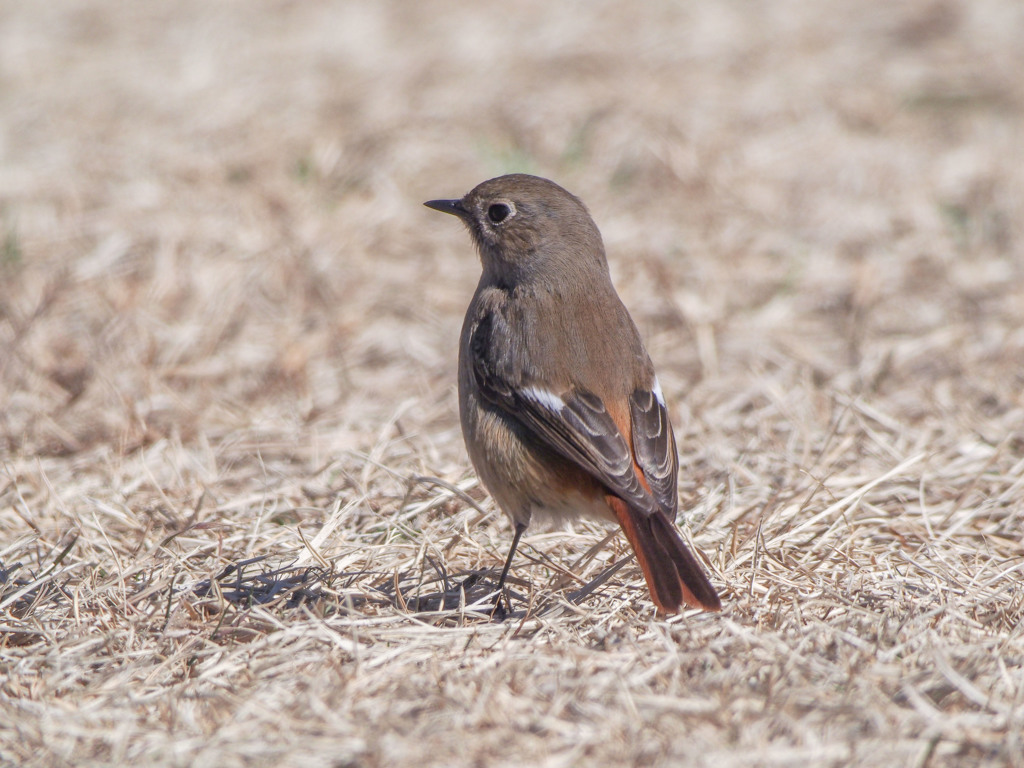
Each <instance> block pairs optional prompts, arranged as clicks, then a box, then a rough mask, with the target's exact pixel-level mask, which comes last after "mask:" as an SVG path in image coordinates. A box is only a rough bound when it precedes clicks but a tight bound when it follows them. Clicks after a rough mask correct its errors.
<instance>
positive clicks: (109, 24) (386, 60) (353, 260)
mask: <svg viewBox="0 0 1024 768" xmlns="http://www.w3.org/2000/svg"><path fill="white" fill-rule="evenodd" d="M1022 39H1024V6H1022V5H1021V4H1020V3H1018V2H1015V1H1014V0H979V1H977V2H974V1H972V2H956V1H955V0H934V1H933V0H913V1H908V2H900V3H886V2H872V3H862V2H844V1H843V0H834V1H833V2H826V3H806V2H776V1H775V0H773V1H772V2H754V1H750V2H748V1H746V0H744V1H743V2H738V1H736V2H729V1H727V0H723V1H722V2H712V3H696V2H670V3H658V4H653V5H645V6H643V7H640V8H638V7H637V6H636V5H635V4H632V3H626V2H598V3H589V2H588V3H577V2H569V3H558V4H550V3H543V2H517V3H512V4H504V5H501V6H492V5H489V4H479V5H473V6H471V7H467V6H461V7H458V8H456V7H454V6H452V5H451V4H448V3H443V2H416V3H409V2H398V1H397V0H396V1H393V2H374V3H350V2H302V3H295V2H246V3H240V2H217V3H209V2H173V3H172V2H146V3H131V2H82V1H76V2H71V1H66V0H60V1H58V2H48V3H22V2H15V1H9V2H3V3H2V5H0V242H2V249H0V345H2V346H0V349H2V359H0V446H2V448H3V450H4V451H5V452H13V453H15V454H33V453H45V454H73V453H76V452H78V451H81V450H83V449H88V448H92V447H96V446H99V445H105V446H108V447H109V448H111V449H112V450H115V451H116V452H124V451H130V450H131V449H132V448H133V447H137V446H141V445H145V444H147V443H151V442H152V441H153V440H155V439H159V438H162V437H167V436H170V435H177V436H178V438H180V439H181V440H184V441H185V442H189V441H192V440H195V439H196V438H197V436H198V435H200V434H205V435H207V436H210V435H215V436H219V437H220V438H224V437H225V436H226V435H227V434H230V433H232V432H233V431H234V430H239V429H265V430H268V431H269V432H271V433H274V434H275V435H277V436H279V437H283V438H286V439H294V438H295V430H296V429H298V430H299V431H300V432H303V433H304V434H305V430H306V429H307V428H308V426H309V425H310V424H312V423H316V424H318V425H319V428H318V436H317V437H316V440H322V441H325V442H323V444H322V445H321V449H322V450H324V451H327V452H330V451H337V450H341V449H344V448H351V447H355V446H358V445H361V444H365V442H366V440H367V439H369V438H368V436H369V435H370V434H371V433H372V434H376V431H377V428H378V426H377V425H378V424H379V422H380V421H381V419H382V418H386V417H388V416H389V415H391V414H393V413H394V412H395V410H396V409H397V408H399V406H400V405H401V403H403V402H405V401H407V400H409V399H410V398H411V399H413V400H416V401H417V402H419V403H420V405H419V406H417V407H418V408H419V410H420V411H421V412H426V411H429V410H430V409H429V408H427V407H426V405H425V403H430V404H433V407H434V411H436V418H437V419H439V420H440V422H439V423H437V424H434V425H433V426H431V425H430V424H428V423H425V424H424V425H423V426H424V428H426V429H431V428H441V427H443V426H444V425H447V428H448V429H454V428H455V427H454V422H453V420H452V419H453V414H454V401H453V398H452V395H451V388H452V386H453V384H454V375H453V371H454V360H455V355H456V337H457V333H458V328H459V324H460V321H461V314H462V311H463V309H464V307H465V305H466V304H467V302H468V300H469V297H470V295H471V292H472V289H473V287H474V285H475V281H476V278H477V275H478V263H477V260H476V257H475V255H474V254H473V253H472V250H471V247H470V245H469V241H468V239H467V237H466V236H465V233H464V232H462V231H461V230H460V228H459V227H458V226H457V224H456V223H455V222H454V221H450V220H444V219H443V218H442V217H439V216H437V215H436V214H433V213H431V212H430V211H428V210H426V209H423V208H422V207H421V205H420V203H421V202H422V201H423V200H425V199H429V198H434V197H455V196H460V195H462V194H463V193H464V192H466V191H467V190H469V189H470V188H471V187H473V186H474V185H475V184H476V183H478V182H479V181H481V180H483V179H485V178H489V177H491V176H495V175H499V174H502V173H506V172H512V171H526V172H530V173H536V174H540V175H544V176H547V177H550V178H552V179H554V180H556V181H557V182H559V183H560V184H562V185H563V186H565V187H567V188H568V189H570V190H571V191H573V192H575V193H576V194H577V195H579V196H580V197H582V198H583V200H584V201H585V202H586V203H587V204H588V205H589V207H590V208H591V210H592V213H593V214H594V216H595V218H596V219H597V222H598V224H599V226H600V227H601V229H602V232H603V233H604V236H605V239H606V245H607V247H608V250H609V256H610V260H611V263H612V269H613V273H614V276H615V278H616V280H617V283H618V284H619V286H620V292H621V293H622V294H623V297H624V300H625V301H626V304H627V305H628V306H629V307H630V308H631V310H632V311H633V313H634V315H635V316H636V317H637V320H638V322H639V323H640V325H641V330H642V331H643V332H644V333H645V335H646V336H647V337H648V338H649V339H650V345H651V347H652V350H651V351H652V354H653V356H654V358H655V361H656V363H657V364H658V366H659V367H660V368H662V369H665V370H666V371H667V373H666V374H665V375H663V379H665V378H667V379H668V381H669V382H671V384H670V385H669V386H670V388H671V390H672V392H671V395H672V397H673V398H674V399H680V398H681V397H682V396H683V394H685V393H686V392H688V391H691V390H693V389H694V388H696V387H700V386H701V385H702V383H707V382H708V381H709V377H710V380H711V381H712V382H713V383H715V386H717V387H729V386H730V380H731V379H730V377H734V376H737V375H738V376H740V377H741V378H740V379H739V380H737V381H736V386H738V387H739V386H743V377H744V376H746V375H747V374H748V373H749V372H750V371H751V370H756V369H759V368H764V367H772V366H779V365H790V364H793V365H796V366H798V367H800V368H802V369H805V370H810V371H812V372H813V374H814V376H816V377H818V380H820V381H831V382H833V386H836V387H839V388H843V389H849V390H854V389H857V388H858V387H861V386H862V385H863V384H864V382H865V381H869V380H872V379H873V377H878V376H879V375H883V374H884V375H885V376H890V377H891V376H895V377H897V378H899V377H900V376H901V375H903V376H910V378H911V379H912V381H911V383H910V384H909V385H908V386H907V387H906V388H903V389H901V390H900V393H901V394H902V400H901V402H900V406H901V407H902V406H906V408H907V409H909V410H908V413H907V416H908V417H911V418H912V417H914V415H915V411H914V409H915V408H918V409H920V408H921V407H923V406H922V403H933V402H934V405H935V407H937V408H940V409H941V408H946V407H950V408H951V407H953V406H954V405H955V406H957V407H961V406H963V407H965V408H970V407H971V406H977V407H979V408H983V407H985V403H988V407H990V408H997V409H998V408H999V407H1003V408H1006V407H1009V406H1010V404H1011V403H1015V404H1016V406H1017V407H1019V406H1020V400H1019V394H1018V393H1019V391H1020V388H1021V383H1022V382H1021V379H1020V372H1019V369H1018V368H1017V367H1016V366H1009V365H1008V363H1009V360H1008V359H1007V358H1006V357H1005V355H1004V353H1005V352H1007V351H1008V350H1009V349H1012V350H1013V351H1014V352H1015V353H1021V352H1022V351H1024V339H1022V337H1021V333H1022V331H1021V327H1020V326H1021V320H1022V317H1024V310H1022V309H1021V304H1022V302H1024V299H1022V293H1021V287H1020V286H1021V278H1022V271H1024V267H1022V260H1024V255H1022V226H1024V225H1022V222H1024V156H1022V155H1024V149H1022V148H1024V141H1022V139H1024V135H1022V126H1024V121H1022V111H1024V78H1022V77H1021V73H1022V72H1024V46H1022V45H1021V44H1020V41H1021V40H1022ZM972 350H973V351H972ZM995 358H998V359H995ZM1020 359H1021V358H1017V362H1019V360H1020ZM985 361H988V363H989V364H990V366H991V365H995V366H996V368H995V369H994V370H993V369H989V370H986V367H985V366H984V365H983V363H984V362H985ZM1000 361H1002V362H1003V363H1007V365H1006V366H1003V365H1000V364H999V363H1000ZM1015 370H1016V373H1014V371H1015ZM966 373H969V374H970V376H969V377H968V378H969V379H971V380H973V381H964V380H963V378H964V377H963V376H961V375H960V374H966ZM883 378H884V376H883ZM943 380H945V381H946V389H947V390H948V391H946V392H945V394H943V393H942V392H941V391H938V392H937V389H936V388H937V386H938V384H939V383H940V382H941V381H943ZM880 383H882V384H884V382H880ZM939 389H941V388H939ZM922 398H924V400H923V401H922ZM935 398H939V400H938V401H935ZM943 398H945V399H943ZM423 401H425V403H424V402H423ZM427 421H428V422H429V421H430V420H429V419H427ZM303 440H304V441H305V442H306V443H309V441H310V440H313V438H312V437H309V435H308V434H307V435H306V437H304V438H303ZM455 444H456V447H457V442H456V443H455Z"/></svg>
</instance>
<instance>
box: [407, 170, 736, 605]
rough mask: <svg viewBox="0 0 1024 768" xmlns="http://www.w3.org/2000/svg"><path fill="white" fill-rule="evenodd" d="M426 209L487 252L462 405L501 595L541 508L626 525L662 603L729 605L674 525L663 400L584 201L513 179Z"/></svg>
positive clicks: (465, 353)
mask: <svg viewBox="0 0 1024 768" xmlns="http://www.w3.org/2000/svg"><path fill="white" fill-rule="evenodd" d="M425 205H427V206H428V207H430V208H433V209H435V210H438V211H443V212H445V213H451V214H454V215H455V216H458V217H459V218H460V219H462V221H463V222H464V223H465V224H466V226H467V227H469V231H470V233H471V234H472V236H473V240H474V241H475V242H476V246H477V249H478V250H479V252H480V259H481V261H482V262H483V275H482V276H481V278H480V283H479V285H478V286H477V289H476V294H475V295H474V296H473V301H472V303H471V304H470V305H469V310H468V311H467V313H466V319H465V322H464V324H463V326H462V339H461V342H460V347H459V411H460V415H461V418H462V434H463V436H464V437H465V440H466V448H467V450H468V452H469V457H470V459H471V460H472V462H473V466H474V467H475V468H476V471H477V474H478V475H479V476H480V479H481V481H482V482H483V484H484V486H486V488H487V490H488V491H490V493H491V495H492V496H493V497H494V500H495V501H496V502H497V504H498V506H499V507H500V508H501V509H502V510H503V511H504V512H505V514H507V515H508V516H509V517H510V518H511V519H512V522H513V523H514V524H515V537H514V538H513V541H512V549H511V550H510V551H509V554H508V559H507V560H506V561H505V567H504V569H503V570H502V574H501V580H500V583H499V591H500V589H501V588H502V587H503V586H504V582H505V577H506V576H507V574H508V570H509V567H510V565H511V563H512V557H513V555H514V554H515V551H516V547H517V545H518V544H519V538H520V537H521V536H522V534H523V531H524V530H526V527H527V525H529V523H530V520H531V519H532V518H533V517H534V516H535V515H536V516H538V517H540V516H546V517H548V518H553V519H554V520H556V521H558V520H565V519H570V518H575V517H577V516H580V515H582V516H585V517H590V518H598V519H603V520H610V521H617V522H618V523H619V525H621V526H622V530H623V531H624V532H625V534H626V538H627V539H628V540H629V543H630V544H631V545H632V547H633V550H634V551H635V552H636V556H637V560H639V562H640V567H641V568H642V569H643V572H644V576H645V578H646V579H647V586H648V587H649V589H650V592H651V598H652V599H653V600H654V603H655V605H656V606H657V607H658V608H659V609H660V610H661V611H662V612H664V613H677V612H678V611H679V610H680V608H681V607H682V606H683V605H689V606H692V607H695V608H704V609H706V610H710V611H717V610H720V608H721V602H720V601H719V599H718V594H717V593H716V592H715V589H714V587H712V586H711V583H710V582H709V581H708V579H707V577H706V576H705V575H704V572H703V570H702V569H701V566H700V564H699V563H698V561H697V559H696V558H695V557H694V556H693V554H691V553H690V550H689V549H687V547H686V544H685V543H684V542H683V539H682V536H681V535H680V534H679V530H678V529H677V528H676V525H675V519H676V512H677V509H678V505H679V500H678V497H677V496H676V482H677V478H676V475H677V473H678V466H679V465H678V458H677V456H676V444H675V438H674V437H673V434H672V425H671V424H670V423H669V419H668V412H667V410H666V407H665V398H664V396H663V395H662V392H661V387H660V386H659V385H658V379H657V377H656V376H655V375H654V367H653V366H652V365H651V360H650V358H649V357H648V355H647V350H646V349H644V345H643V342H642V341H641V340H640V334H639V333H638V331H637V329H636V326H635V325H634V324H633V320H632V318H631V317H630V316H629V313H628V312H627V311H626V308H625V307H624V306H623V305H622V302H621V301H620V300H619V296H618V294H617V293H616V292H615V288H614V287H613V286H612V281H611V276H610V274H609V273H608V262H607V261H606V259H605V253H604V244H603V243H602V241H601V233H600V232H598V230H597V225H595V224H594V221H593V219H591V218H590V214H589V213H588V212H587V209H586V208H585V207H584V205H583V203H582V202H580V200H579V199H577V198H576V197H574V196H573V195H571V194H569V192H567V191H566V190H564V189H562V188H561V187H560V186H558V185H557V184H555V183H554V182H551V181H548V180H547V179H542V178H538V177H536V176H528V175H525V174H513V175H510V176H501V177H499V178H496V179H491V180H490V181H485V182H483V183H482V184H480V185H479V186H477V187H476V188H475V189H474V190H473V191H471V192H470V193H469V194H467V195H466V196H465V197H463V198H462V199H461V200H431V201H429V202H427V203H425Z"/></svg>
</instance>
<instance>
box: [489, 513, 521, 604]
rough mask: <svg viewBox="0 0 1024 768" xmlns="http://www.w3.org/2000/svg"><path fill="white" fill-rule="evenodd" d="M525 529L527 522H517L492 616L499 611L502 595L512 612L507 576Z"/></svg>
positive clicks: (499, 581) (502, 571)
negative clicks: (506, 582)
mask: <svg viewBox="0 0 1024 768" xmlns="http://www.w3.org/2000/svg"><path fill="white" fill-rule="evenodd" d="M525 530H526V524H525V523H516V532H515V535H514V536H513V537H512V548H511V549H509V551H508V557H506V558H505V567H504V568H502V569H501V578H499V579H498V596H497V597H496V598H495V600H494V610H493V611H492V612H491V615H492V616H493V615H495V614H496V613H498V609H499V608H500V606H501V598H502V597H504V598H505V603H506V604H507V605H508V612H509V613H511V612H512V602H511V601H510V600H509V598H508V595H507V594H505V578H506V577H507V576H508V571H509V568H511V567H512V558H513V557H515V554H516V548H517V547H518V546H519V539H520V538H522V535H523V531H525Z"/></svg>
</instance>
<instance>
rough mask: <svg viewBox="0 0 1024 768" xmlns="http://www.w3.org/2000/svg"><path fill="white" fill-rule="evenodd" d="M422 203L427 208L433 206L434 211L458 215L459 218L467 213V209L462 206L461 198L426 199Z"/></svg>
mask: <svg viewBox="0 0 1024 768" xmlns="http://www.w3.org/2000/svg"><path fill="white" fill-rule="evenodd" d="M424 205H425V206H427V208H433V209H434V210H435V211H441V213H450V214H452V215H453V216H458V217H459V218H460V219H463V218H465V217H466V216H468V215H469V211H467V210H466V208H465V207H463V205H462V201H461V200H427V202H425V203H424Z"/></svg>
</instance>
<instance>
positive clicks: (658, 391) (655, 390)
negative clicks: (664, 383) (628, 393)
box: [651, 376, 665, 408]
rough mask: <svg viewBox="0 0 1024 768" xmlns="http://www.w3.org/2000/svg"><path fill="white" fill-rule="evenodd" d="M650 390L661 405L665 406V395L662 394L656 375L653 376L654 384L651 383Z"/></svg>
mask: <svg viewBox="0 0 1024 768" xmlns="http://www.w3.org/2000/svg"><path fill="white" fill-rule="evenodd" d="M651 391H652V392H653V393H654V396H655V398H657V400H658V402H659V403H661V407H662V408H664V407H665V395H664V394H662V391H661V384H660V383H659V382H658V377H657V376H655V377H654V384H652V385H651Z"/></svg>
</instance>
